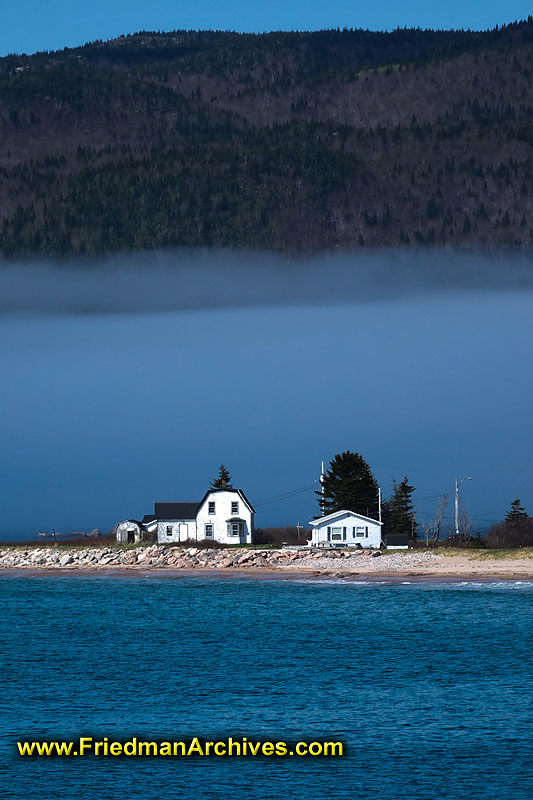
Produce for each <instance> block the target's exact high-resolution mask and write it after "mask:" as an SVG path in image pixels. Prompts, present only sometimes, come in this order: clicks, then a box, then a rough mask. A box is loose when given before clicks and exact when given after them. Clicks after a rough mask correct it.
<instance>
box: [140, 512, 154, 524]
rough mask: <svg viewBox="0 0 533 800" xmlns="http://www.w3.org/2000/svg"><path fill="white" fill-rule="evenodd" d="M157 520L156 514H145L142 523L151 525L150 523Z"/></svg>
mask: <svg viewBox="0 0 533 800" xmlns="http://www.w3.org/2000/svg"><path fill="white" fill-rule="evenodd" d="M156 520H157V517H156V516H155V515H154V514H145V515H144V517H143V519H142V523H143V525H149V524H150V522H155V521H156Z"/></svg>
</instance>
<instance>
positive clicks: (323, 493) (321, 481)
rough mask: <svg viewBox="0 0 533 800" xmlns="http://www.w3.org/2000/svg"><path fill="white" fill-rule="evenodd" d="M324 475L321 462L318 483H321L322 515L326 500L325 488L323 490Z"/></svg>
mask: <svg viewBox="0 0 533 800" xmlns="http://www.w3.org/2000/svg"><path fill="white" fill-rule="evenodd" d="M324 475H325V472H324V462H322V470H321V472H320V483H321V484H322V516H324V510H325V502H326V499H325V498H326V494H325V491H326V490H325V487H324Z"/></svg>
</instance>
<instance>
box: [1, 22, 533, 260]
mask: <svg viewBox="0 0 533 800" xmlns="http://www.w3.org/2000/svg"><path fill="white" fill-rule="evenodd" d="M532 76H533V19H532V18H530V19H529V20H528V21H527V22H522V23H517V24H513V25H510V26H506V27H504V28H501V29H496V30H493V31H488V32H483V33H477V32H469V31H467V32H464V31H460V32H454V31H438V32H433V31H420V30H397V31H395V32H393V33H372V32H368V31H352V30H344V31H340V30H338V31H320V32H316V33H272V34H263V35H252V34H249V35H248V34H234V33H227V32H191V31H189V32H186V31H174V32H171V33H164V34H160V33H149V32H141V33H138V34H135V35H133V36H128V37H121V38H119V39H115V40H113V41H110V42H105V43H104V42H93V43H91V44H87V45H85V46H83V47H79V48H76V49H66V50H63V51H60V52H54V53H38V54H36V55H33V56H25V55H12V56H8V57H6V58H3V59H0V142H1V148H0V253H1V254H3V255H4V256H7V257H13V256H18V255H29V254H34V253H38V254H41V255H71V254H78V253H89V254H92V253H101V252H105V251H117V250H124V251H129V250H136V249H143V248H154V247H157V248H159V247H166V246H181V245H187V246H212V247H239V248H242V247H252V248H261V249H268V250H278V251H284V252H311V251H318V250H323V249H333V248H335V249H338V248H345V249H348V248H352V249H353V248H359V247H375V246H397V245H404V246H408V245H412V244H423V243H427V244H447V243H450V244H458V245H466V246H468V245H471V244H483V245H488V246H500V245H527V244H529V243H530V242H531V241H532V240H533V204H532V180H531V178H532V174H533V161H532V158H533V81H532V80H531V78H532Z"/></svg>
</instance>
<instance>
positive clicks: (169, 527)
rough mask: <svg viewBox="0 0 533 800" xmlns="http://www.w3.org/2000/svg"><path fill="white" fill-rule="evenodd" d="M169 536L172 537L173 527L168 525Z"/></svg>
mask: <svg viewBox="0 0 533 800" xmlns="http://www.w3.org/2000/svg"><path fill="white" fill-rule="evenodd" d="M167 536H172V525H167Z"/></svg>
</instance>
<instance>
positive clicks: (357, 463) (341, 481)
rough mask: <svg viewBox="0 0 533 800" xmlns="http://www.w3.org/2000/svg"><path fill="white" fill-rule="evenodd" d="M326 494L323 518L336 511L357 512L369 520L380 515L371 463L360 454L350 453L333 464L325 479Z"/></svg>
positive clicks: (322, 501)
mask: <svg viewBox="0 0 533 800" xmlns="http://www.w3.org/2000/svg"><path fill="white" fill-rule="evenodd" d="M322 486H323V494H322V492H321V491H320V492H316V494H317V495H318V504H319V506H320V510H321V512H322V514H323V515H326V514H332V513H333V512H334V511H342V510H344V509H346V510H347V511H355V512H356V513H357V514H363V515H364V516H366V517H373V518H376V517H377V515H378V484H377V482H376V479H375V478H374V476H373V474H372V470H371V469H370V467H369V465H368V464H367V462H366V461H365V460H364V458H363V456H361V455H359V453H351V452H350V451H349V450H346V451H345V452H344V453H341V454H337V455H336V456H335V458H333V459H332V460H331V461H330V465H329V468H328V470H327V472H326V474H325V475H324V477H323V479H322Z"/></svg>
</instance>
